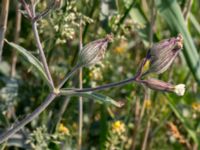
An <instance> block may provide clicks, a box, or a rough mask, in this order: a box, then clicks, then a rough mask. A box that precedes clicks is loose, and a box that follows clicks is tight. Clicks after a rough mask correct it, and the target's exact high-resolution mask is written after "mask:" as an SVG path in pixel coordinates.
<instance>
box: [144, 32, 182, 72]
mask: <svg viewBox="0 0 200 150" xmlns="http://www.w3.org/2000/svg"><path fill="white" fill-rule="evenodd" d="M182 42H183V38H182V36H181V35H178V36H177V37H173V38H170V39H165V40H163V41H161V42H159V43H157V44H154V45H153V47H152V48H151V49H150V50H149V52H148V54H147V59H148V60H149V61H150V67H149V70H148V71H147V72H146V73H145V74H147V73H150V72H155V73H157V74H160V73H163V72H164V71H166V70H167V69H168V68H169V66H170V65H171V64H172V62H173V61H174V59H175V58H176V56H177V55H178V53H179V52H180V50H181V49H182V47H183V43H182Z"/></svg>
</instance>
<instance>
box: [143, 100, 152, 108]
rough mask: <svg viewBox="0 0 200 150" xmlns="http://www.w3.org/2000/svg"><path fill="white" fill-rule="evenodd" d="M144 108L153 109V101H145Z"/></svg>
mask: <svg viewBox="0 0 200 150" xmlns="http://www.w3.org/2000/svg"><path fill="white" fill-rule="evenodd" d="M144 106H145V108H147V109H148V108H151V100H150V99H145V100H144Z"/></svg>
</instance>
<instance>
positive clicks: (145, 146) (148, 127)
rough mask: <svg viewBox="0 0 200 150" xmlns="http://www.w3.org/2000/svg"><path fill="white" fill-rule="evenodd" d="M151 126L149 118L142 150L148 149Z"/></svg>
mask: <svg viewBox="0 0 200 150" xmlns="http://www.w3.org/2000/svg"><path fill="white" fill-rule="evenodd" d="M150 128H151V118H149V120H148V122H147V127H146V130H145V135H144V140H143V143H142V149H141V150H146V149H147V141H148V137H149V132H150Z"/></svg>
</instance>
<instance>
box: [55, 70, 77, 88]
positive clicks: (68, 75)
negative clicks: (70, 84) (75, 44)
mask: <svg viewBox="0 0 200 150" xmlns="http://www.w3.org/2000/svg"><path fill="white" fill-rule="evenodd" d="M79 68H80V66H75V67H74V68H73V69H72V70H71V71H70V72H69V73H68V74H67V75H66V77H65V78H64V79H63V80H62V81H61V83H60V84H59V85H58V89H60V88H62V86H63V85H64V84H65V83H66V82H67V80H68V79H69V78H70V77H71V76H72V75H73V74H74V73H75V72H76V71H77V70H78V69H79Z"/></svg>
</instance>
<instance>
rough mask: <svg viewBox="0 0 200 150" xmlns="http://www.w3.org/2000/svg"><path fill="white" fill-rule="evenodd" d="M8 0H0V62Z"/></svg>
mask: <svg viewBox="0 0 200 150" xmlns="http://www.w3.org/2000/svg"><path fill="white" fill-rule="evenodd" d="M9 2H10V1H9V0H2V5H1V16H0V20H1V21H0V62H1V60H2V53H3V45H4V37H5V32H6V26H7V20H8V10H9Z"/></svg>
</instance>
